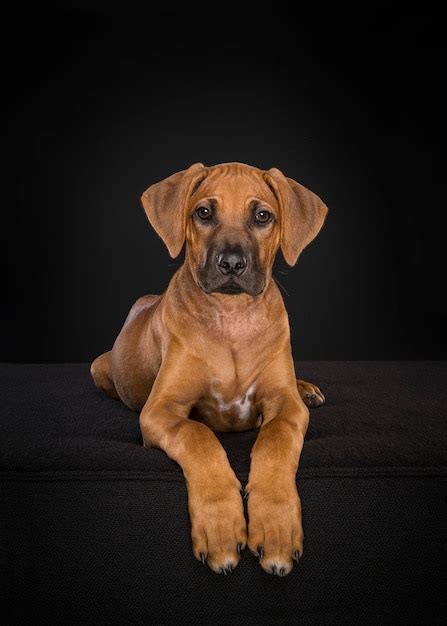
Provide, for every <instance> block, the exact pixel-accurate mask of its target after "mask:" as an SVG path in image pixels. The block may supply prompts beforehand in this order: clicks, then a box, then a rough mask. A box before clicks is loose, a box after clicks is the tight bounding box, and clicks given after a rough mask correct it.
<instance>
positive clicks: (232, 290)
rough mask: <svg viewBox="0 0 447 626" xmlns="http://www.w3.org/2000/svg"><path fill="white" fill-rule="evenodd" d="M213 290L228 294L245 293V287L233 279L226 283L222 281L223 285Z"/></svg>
mask: <svg viewBox="0 0 447 626" xmlns="http://www.w3.org/2000/svg"><path fill="white" fill-rule="evenodd" d="M214 291H216V292H217V293H227V294H228V295H237V294H238V293H245V289H244V288H243V287H241V285H239V283H237V282H236V281H234V280H228V281H227V282H226V283H223V285H219V287H217V289H215V290H214Z"/></svg>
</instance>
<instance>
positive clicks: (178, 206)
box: [142, 163, 327, 296]
mask: <svg viewBox="0 0 447 626" xmlns="http://www.w3.org/2000/svg"><path fill="white" fill-rule="evenodd" d="M142 203H143V206H144V208H145V211H146V214H147V216H148V218H149V220H150V222H151V224H152V225H153V227H154V228H155V230H156V231H157V233H158V234H159V235H160V236H161V237H162V239H163V240H164V242H165V243H166V245H167V247H168V250H169V252H170V254H171V256H173V257H175V256H177V255H178V254H179V253H180V251H181V249H182V246H183V243H184V242H185V240H186V246H187V247H186V262H187V263H188V266H189V268H190V270H191V273H192V275H193V277H194V280H195V281H196V283H197V285H198V286H199V287H200V289H202V291H204V292H205V293H207V294H210V293H224V294H231V295H237V294H240V293H246V294H249V295H251V296H257V295H259V294H261V293H262V292H263V291H264V289H265V287H266V286H267V284H268V283H269V281H270V279H271V275H272V266H273V261H274V258H275V255H276V252H277V250H278V248H279V246H281V249H282V252H283V255H284V258H285V260H286V261H287V263H289V265H294V264H295V262H296V260H297V258H298V255H299V254H300V252H301V251H302V250H303V248H304V247H305V246H306V245H307V244H308V243H309V242H310V241H311V240H312V239H313V238H314V237H315V236H316V234H317V233H318V231H319V230H320V228H321V226H322V225H323V221H324V218H325V216H326V213H327V208H326V206H325V205H324V204H323V203H322V202H321V200H320V199H319V198H318V197H317V196H316V195H315V194H313V193H312V192H311V191H309V190H307V189H306V188H305V187H303V186H302V185H300V184H299V183H297V182H295V181H293V180H291V179H288V178H286V177H285V176H284V175H283V174H282V173H281V172H280V171H279V170H277V169H275V168H273V169H271V170H268V171H263V170H260V169H258V168H255V167H251V166H249V165H244V164H242V163H224V164H221V165H216V166H213V167H205V166H204V165H202V164H201V163H196V164H195V165H192V166H191V167H190V168H189V169H188V170H184V171H183V172H179V173H178V174H174V175H173V176H170V177H169V178H167V179H165V180H164V181H161V182H160V183H157V184H155V185H152V186H151V187H149V189H148V190H147V191H146V192H145V193H144V194H143V196H142Z"/></svg>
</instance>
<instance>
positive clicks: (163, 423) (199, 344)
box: [91, 163, 327, 575]
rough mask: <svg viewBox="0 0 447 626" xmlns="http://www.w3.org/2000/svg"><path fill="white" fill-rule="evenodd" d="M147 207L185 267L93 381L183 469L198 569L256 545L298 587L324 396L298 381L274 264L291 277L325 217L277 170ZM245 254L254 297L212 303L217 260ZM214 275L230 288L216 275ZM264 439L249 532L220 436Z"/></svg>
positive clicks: (187, 190)
mask: <svg viewBox="0 0 447 626" xmlns="http://www.w3.org/2000/svg"><path fill="white" fill-rule="evenodd" d="M210 199H211V200H210ZM208 201H212V202H213V203H214V204H213V206H214V207H217V209H216V210H217V215H218V222H216V223H215V224H214V225H212V226H210V225H209V223H204V222H202V221H201V220H200V219H198V218H197V215H196V214H195V213H194V211H195V209H196V208H197V207H198V206H200V205H201V204H202V205H203V203H204V202H205V203H206V202H208ZM142 202H143V206H144V208H145V210H146V213H147V216H148V218H149V220H150V222H151V224H152V225H153V227H154V228H155V230H156V231H157V233H158V234H159V235H160V236H161V237H162V238H163V240H164V241H165V243H166V245H167V247H168V250H169V252H170V254H171V255H172V256H177V255H178V254H179V253H180V251H181V249H182V246H183V244H184V241H185V239H186V242H187V246H186V257H185V263H184V264H183V266H182V267H181V268H180V269H179V270H178V271H177V273H176V274H175V275H174V277H173V278H172V280H171V282H170V283H169V285H168V288H167V290H166V291H165V293H164V294H162V295H160V296H155V295H150V296H144V297H142V298H140V299H139V300H138V301H137V302H136V303H135V304H134V306H133V307H132V309H131V311H130V313H129V315H128V317H127V319H126V322H125V324H124V326H123V328H122V330H121V332H120V334H119V335H118V337H117V339H116V341H115V344H114V346H113V350H112V351H111V352H107V353H105V354H103V355H101V356H100V357H98V358H97V359H96V360H95V361H94V363H93V364H92V368H91V371H92V376H93V378H94V380H95V383H96V385H97V386H98V387H99V388H101V389H103V390H104V391H105V392H106V393H108V394H109V395H110V396H112V397H114V398H120V399H121V400H122V401H123V402H124V403H125V404H127V405H128V406H129V407H131V408H132V409H135V410H138V411H141V413H140V425H141V431H142V435H143V440H144V444H145V445H146V446H155V447H158V448H161V449H162V450H164V451H165V452H166V453H167V454H168V456H169V457H170V458H172V459H174V460H175V461H177V462H178V463H179V465H180V466H181V468H182V470H183V473H184V475H185V478H186V484H187V489H188V502H189V512H190V519H191V526H192V544H193V551H194V554H195V556H196V557H197V558H198V559H200V560H202V561H205V560H206V561H207V563H208V565H209V566H210V567H211V568H212V569H213V570H214V571H215V572H227V571H230V570H231V569H232V568H233V567H235V566H236V565H237V563H238V561H239V552H240V550H241V549H242V548H244V547H245V545H246V544H247V543H248V546H249V548H250V549H251V550H252V551H253V552H254V553H256V554H258V555H259V557H260V564H261V566H262V567H263V568H264V569H265V570H266V571H268V572H271V573H276V574H278V575H285V574H288V573H289V572H290V570H291V568H292V558H295V559H296V560H298V558H299V556H300V555H301V554H302V551H303V531H302V526H301V505H300V500H299V496H298V493H297V489H296V480H295V476H296V471H297V468H298V462H299V457H300V453H301V449H302V445H303V440H304V436H305V433H306V429H307V425H308V419H309V411H308V408H307V406H306V404H308V405H309V406H315V405H318V404H321V403H322V402H323V401H324V396H323V395H322V394H321V392H320V390H319V389H318V388H317V387H315V386H314V385H311V384H310V383H306V382H304V381H297V380H296V378H295V371H294V364H293V360H292V354H291V346H290V334H289V322H288V317H287V313H286V310H285V307H284V303H283V300H282V297H281V295H280V292H279V290H278V288H277V286H276V283H275V282H274V280H273V279H272V265H273V261H274V258H275V255H276V252H277V250H278V248H279V247H281V248H282V251H283V255H284V258H285V259H286V261H287V262H288V263H289V264H290V265H293V264H294V263H295V262H296V260H297V258H298V256H299V254H300V252H301V251H302V250H303V248H304V247H305V246H306V245H307V244H308V243H309V242H310V241H311V240H312V239H313V238H314V237H315V236H316V234H317V233H318V231H319V230H320V228H321V226H322V224H323V221H324V218H325V216H326V212H327V208H326V206H325V205H324V204H323V203H322V202H321V200H320V199H319V198H318V197H317V196H315V194H313V193H312V192H310V191H309V190H307V189H305V188H304V187H303V186H302V185H300V184H299V183H297V182H295V181H293V180H291V179H288V178H286V177H285V176H284V175H283V174H282V173H281V172H280V171H279V170H277V169H275V168H273V169H271V170H269V171H263V170H260V169H258V168H254V167H250V166H248V165H243V164H241V163H226V164H221V165H217V166H213V167H205V166H203V165H202V164H195V165H193V166H191V167H190V168H189V169H188V170H184V171H183V172H179V173H177V174H174V175H173V176H170V177H169V178H167V179H166V180H164V181H161V182H160V183H157V184H155V185H152V186H151V187H150V188H149V189H148V190H147V191H146V192H145V193H144V194H143V196H142ZM254 202H257V203H258V205H259V206H260V207H261V208H264V209H265V210H269V211H270V212H271V213H272V214H274V216H275V220H274V221H273V222H272V223H270V224H268V225H267V226H266V227H263V228H259V227H258V226H253V224H251V223H250V222H249V220H250V219H251V218H250V215H251V214H250V211H251V209H250V207H251V206H254V205H253V203H254ZM236 243H237V244H240V245H241V246H242V247H243V249H244V250H246V251H247V254H248V256H249V258H250V259H251V261H250V263H251V265H250V268H249V269H247V271H246V272H245V274H244V275H242V276H241V277H240V279H239V278H238V280H239V281H240V283H241V285H244V288H245V289H246V290H247V291H246V292H242V293H238V294H236V295H232V294H231V295H230V294H227V293H218V292H215V291H210V292H207V291H206V289H205V288H204V287H203V285H202V284H201V282H200V281H201V279H202V278H201V277H203V276H204V275H205V274H204V272H205V269H206V263H207V262H209V261H210V258H211V265H212V264H213V263H214V257H213V256H212V255H211V257H210V250H214V249H217V248H214V247H213V246H222V245H227V244H228V245H229V244H236ZM255 266H256V267H257V269H256V267H255ZM209 272H210V273H211V274H212V276H213V277H214V278H213V280H221V279H222V276H221V275H220V274H219V272H217V273H216V269H215V268H214V267H212V268H210V269H209ZM213 272H214V274H213ZM211 274H210V275H211ZM205 278H206V277H205ZM203 280H205V279H203ZM222 280H223V279H222ZM244 281H245V282H244ZM201 285H202V287H201ZM259 289H261V291H260V292H258V291H259ZM255 290H258V291H256V293H255ZM250 291H252V292H253V293H250ZM303 400H304V401H303ZM258 426H260V429H259V434H258V437H257V440H256V443H255V445H254V446H253V450H252V453H251V469H250V475H249V481H248V484H247V487H246V492H247V494H248V515H249V524H248V531H247V525H246V521H245V517H244V510H243V502H242V496H241V493H240V489H241V485H240V483H239V481H238V479H237V477H236V475H235V474H234V472H233V470H232V468H231V467H230V465H229V462H228V459H227V456H226V454H225V451H224V449H223V448H222V446H221V445H220V443H219V441H218V439H217V438H216V436H215V435H214V433H213V430H219V431H242V430H247V429H252V428H255V427H258Z"/></svg>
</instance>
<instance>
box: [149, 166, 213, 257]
mask: <svg viewBox="0 0 447 626" xmlns="http://www.w3.org/2000/svg"><path fill="white" fill-rule="evenodd" d="M204 175H205V166H204V165H203V163H194V165H191V167H189V168H188V169H187V170H182V171H181V172H177V174H173V175H172V176H169V177H168V178H165V179H164V180H162V181H161V182H159V183H155V185H151V186H150V187H149V189H146V191H145V192H144V193H143V195H142V196H141V203H142V204H143V207H144V210H145V211H146V215H147V218H148V220H149V222H150V223H151V224H152V226H153V228H154V230H155V232H156V233H157V234H158V235H159V236H160V237H161V238H162V239H163V241H164V243H165V244H166V247H167V249H168V251H169V254H170V255H171V256H172V258H175V257H176V256H178V255H179V254H180V252H181V249H182V247H183V244H184V242H185V225H186V215H185V209H186V205H187V202H188V199H189V197H190V196H191V194H192V190H193V188H194V186H195V184H196V183H197V181H198V180H199V179H200V178H201V177H203V176H204Z"/></svg>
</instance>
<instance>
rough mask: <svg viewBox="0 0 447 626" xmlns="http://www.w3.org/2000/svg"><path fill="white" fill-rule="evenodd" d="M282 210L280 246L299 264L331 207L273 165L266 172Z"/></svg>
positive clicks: (266, 177)
mask: <svg viewBox="0 0 447 626" xmlns="http://www.w3.org/2000/svg"><path fill="white" fill-rule="evenodd" d="M264 177H265V181H266V183H267V184H268V185H269V187H270V188H271V189H272V191H273V193H274V194H275V196H276V198H277V200H278V203H279V205H280V210H281V236H280V245H281V250H282V253H283V256H284V259H285V260H286V262H287V263H288V264H289V265H295V263H296V262H297V260H298V257H299V255H300V254H301V252H302V251H303V250H304V248H305V247H306V246H307V245H308V244H309V243H310V242H311V241H312V239H314V238H315V237H316V236H317V235H318V233H319V231H320V229H321V227H322V226H323V223H324V220H325V218H326V215H327V212H328V208H327V206H326V205H325V204H324V202H322V200H320V198H319V197H318V196H317V195H316V194H314V193H313V192H312V191H310V190H309V189H306V187H303V185H300V184H299V183H297V182H296V181H294V180H292V179H291V178H287V177H286V176H284V174H283V173H282V172H281V171H280V170H278V169H276V167H273V168H272V169H270V170H268V171H267V172H265V174H264Z"/></svg>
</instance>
